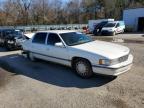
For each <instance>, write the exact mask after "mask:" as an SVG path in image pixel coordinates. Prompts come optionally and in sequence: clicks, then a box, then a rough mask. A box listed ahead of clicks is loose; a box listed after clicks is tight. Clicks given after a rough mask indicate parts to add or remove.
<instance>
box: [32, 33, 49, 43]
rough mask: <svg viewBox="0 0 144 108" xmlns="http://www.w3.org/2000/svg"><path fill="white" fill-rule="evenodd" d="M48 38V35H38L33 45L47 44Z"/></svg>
mask: <svg viewBox="0 0 144 108" xmlns="http://www.w3.org/2000/svg"><path fill="white" fill-rule="evenodd" d="M46 37H47V33H37V34H36V35H35V36H34V38H33V40H32V43H38V44H45V40H46Z"/></svg>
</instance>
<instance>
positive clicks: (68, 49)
mask: <svg viewBox="0 0 144 108" xmlns="http://www.w3.org/2000/svg"><path fill="white" fill-rule="evenodd" d="M22 49H23V53H22V54H23V55H24V56H25V57H28V58H29V59H30V60H32V61H35V60H36V58H38V59H42V60H46V61H51V62H56V63H59V64H63V65H66V66H69V67H72V68H73V69H74V70H75V72H76V73H77V74H78V75H79V76H81V77H83V78H89V77H91V76H92V75H93V73H98V74H104V75H112V76H118V75H119V74H122V73H124V72H126V71H128V70H129V69H130V68H131V66H132V62H133V56H132V55H131V53H130V49H129V48H127V47H125V46H122V45H117V44H114V43H109V42H103V41H98V40H96V41H93V40H92V39H91V38H90V37H88V36H86V35H85V34H82V33H80V32H75V31H62V30H61V31H43V32H37V33H36V34H35V35H34V36H33V38H31V39H29V40H26V41H25V42H23V43H22Z"/></svg>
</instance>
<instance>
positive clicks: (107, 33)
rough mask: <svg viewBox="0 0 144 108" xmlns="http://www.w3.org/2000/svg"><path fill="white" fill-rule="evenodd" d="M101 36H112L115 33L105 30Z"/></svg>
mask: <svg viewBox="0 0 144 108" xmlns="http://www.w3.org/2000/svg"><path fill="white" fill-rule="evenodd" d="M101 34H102V35H112V34H113V31H108V30H103V31H101Z"/></svg>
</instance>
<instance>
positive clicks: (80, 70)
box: [74, 59, 93, 78]
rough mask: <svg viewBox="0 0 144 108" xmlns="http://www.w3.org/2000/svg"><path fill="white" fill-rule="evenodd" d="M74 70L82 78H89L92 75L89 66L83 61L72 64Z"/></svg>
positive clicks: (86, 61) (87, 62) (79, 60)
mask: <svg viewBox="0 0 144 108" xmlns="http://www.w3.org/2000/svg"><path fill="white" fill-rule="evenodd" d="M74 69H75V71H76V73H77V74H78V75H79V76H80V77H82V78H90V77H91V76H92V75H93V72H92V67H91V64H90V63H89V61H88V60H85V59H78V60H76V61H75V63H74Z"/></svg>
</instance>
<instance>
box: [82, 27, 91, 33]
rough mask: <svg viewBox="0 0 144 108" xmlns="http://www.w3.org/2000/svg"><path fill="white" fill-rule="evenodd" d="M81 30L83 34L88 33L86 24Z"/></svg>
mask: <svg viewBox="0 0 144 108" xmlns="http://www.w3.org/2000/svg"><path fill="white" fill-rule="evenodd" d="M82 32H83V33H85V34H89V33H90V32H89V29H88V27H87V26H84V27H83V28H82Z"/></svg>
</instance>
